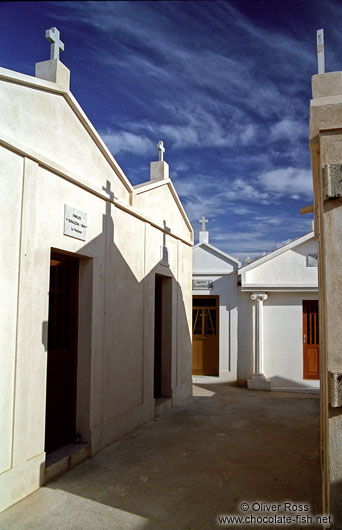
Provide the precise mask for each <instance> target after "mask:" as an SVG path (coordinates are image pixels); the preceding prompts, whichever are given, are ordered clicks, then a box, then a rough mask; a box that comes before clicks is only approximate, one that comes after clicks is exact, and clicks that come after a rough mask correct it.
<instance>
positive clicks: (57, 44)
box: [45, 28, 64, 59]
mask: <svg viewBox="0 0 342 530" xmlns="http://www.w3.org/2000/svg"><path fill="white" fill-rule="evenodd" d="M59 36H60V33H59V31H58V29H57V28H50V29H47V30H46V32H45V37H46V38H47V40H48V41H50V42H51V51H50V55H51V56H50V59H59V51H60V50H61V51H62V52H63V51H64V44H63V42H62V41H61V40H60V38H59Z"/></svg>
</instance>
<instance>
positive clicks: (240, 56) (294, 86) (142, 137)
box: [0, 0, 342, 260]
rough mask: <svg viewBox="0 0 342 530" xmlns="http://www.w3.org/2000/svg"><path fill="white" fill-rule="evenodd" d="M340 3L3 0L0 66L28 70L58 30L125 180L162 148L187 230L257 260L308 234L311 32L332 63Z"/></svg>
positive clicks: (136, 179)
mask: <svg viewBox="0 0 342 530" xmlns="http://www.w3.org/2000/svg"><path fill="white" fill-rule="evenodd" d="M341 20H342V3H340V2H336V1H332V0H325V1H324V2H322V1H318V0H317V1H316V0H311V1H306V0H273V1H252V0H249V1H244V0H239V1H231V2H226V1H217V2H216V1H200V2H196V1H191V0H188V1H171V0H170V1H162V2H158V1H156V2H144V1H136V2H130V1H124V2H120V1H119V2H114V1H112V2H110V1H109V2H78V1H73V2H67V1H63V2H1V3H0V21H1V22H0V24H1V31H0V49H1V52H0V56H1V61H0V66H2V67H5V68H9V69H11V70H15V71H19V72H23V73H26V74H29V75H34V65H35V63H36V62H39V61H43V60H46V59H49V58H50V56H49V53H50V52H49V48H50V46H49V43H48V41H47V40H46V39H45V30H46V29H48V28H50V27H53V26H56V27H57V28H58V29H59V30H60V32H61V39H62V41H63V42H64V44H65V51H64V52H62V54H61V60H62V61H63V63H64V64H65V65H66V66H67V67H68V68H69V69H70V70H71V90H72V92H73V94H74V96H75V97H76V99H77V100H78V101H79V103H80V105H81V106H82V108H83V110H84V111H85V113H86V114H87V115H88V117H89V118H90V120H91V121H92V123H93V125H94V126H95V128H96V129H97V130H98V132H99V133H100V135H101V136H102V138H103V139H104V141H105V143H106V144H107V146H108V147H109V149H110V150H111V152H112V153H113V155H114V156H115V158H116V160H117V161H118V163H119V165H120V166H121V167H122V169H123V170H124V172H125V174H126V175H127V177H128V178H129V180H130V181H131V182H132V184H133V185H135V184H138V183H141V182H144V181H146V180H148V179H149V165H150V161H152V160H156V159H157V156H158V155H157V149H156V144H157V141H158V140H160V139H161V140H163V141H164V145H165V147H166V154H165V160H166V161H167V162H168V163H169V165H170V176H171V178H172V181H173V183H174V185H175V187H176V190H177V192H178V194H179V196H180V198H181V200H182V202H183V205H184V207H185V210H186V212H187V214H188V216H189V218H190V220H191V222H192V224H193V227H194V229H195V237H196V241H197V237H198V229H199V227H200V225H199V223H198V219H199V218H200V217H201V216H202V215H205V216H206V217H207V218H208V219H209V223H208V225H207V226H208V229H209V231H210V242H211V243H212V244H213V245H215V246H217V247H219V248H220V249H221V250H223V251H225V252H228V253H229V254H231V255H232V256H236V257H240V258H241V259H242V260H244V258H245V257H246V256H251V257H256V256H257V255H260V254H262V253H265V252H268V251H270V250H273V249H274V248H277V247H278V246H280V245H282V244H284V243H286V242H288V241H290V240H291V239H294V238H296V237H298V236H300V235H302V234H304V233H306V232H308V231H309V230H310V226H311V219H312V216H311V215H306V216H301V215H300V208H301V207H302V206H305V205H307V204H311V203H312V200H313V199H312V183H311V169H310V154H309V147H308V122H309V101H310V97H311V76H312V75H313V74H315V73H317V57H316V30H317V29H319V28H324V32H325V53H326V70H327V71H334V70H341V69H342V34H341V29H340V28H341V24H340V21H341Z"/></svg>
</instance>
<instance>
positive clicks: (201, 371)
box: [192, 296, 219, 376]
mask: <svg viewBox="0 0 342 530" xmlns="http://www.w3.org/2000/svg"><path fill="white" fill-rule="evenodd" d="M218 325H219V297H218V296H193V301H192V374H193V375H212V376H218V375H219V333H218Z"/></svg>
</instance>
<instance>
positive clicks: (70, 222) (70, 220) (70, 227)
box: [64, 204, 87, 241]
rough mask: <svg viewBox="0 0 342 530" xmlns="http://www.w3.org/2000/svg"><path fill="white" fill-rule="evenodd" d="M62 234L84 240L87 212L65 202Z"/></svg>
mask: <svg viewBox="0 0 342 530" xmlns="http://www.w3.org/2000/svg"><path fill="white" fill-rule="evenodd" d="M64 235H66V236H70V237H75V238H76V239H81V240H82V241H85V240H86V237H87V214H86V213H85V212H81V211H80V210H76V208H73V207H72V206H68V205H67V204H65V205H64Z"/></svg>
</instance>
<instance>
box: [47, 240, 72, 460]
mask: <svg viewBox="0 0 342 530" xmlns="http://www.w3.org/2000/svg"><path fill="white" fill-rule="evenodd" d="M53 260H56V261H58V260H60V261H62V262H64V263H65V262H66V263H67V262H69V263H73V266H74V269H71V270H72V271H73V275H74V278H73V279H72V282H71V286H72V291H73V292H72V291H71V292H70V293H69V294H70V298H69V301H70V302H71V304H70V306H71V310H72V314H71V315H69V317H71V319H72V320H73V322H74V329H72V328H71V331H72V334H73V336H72V337H71V343H70V348H71V351H72V356H73V358H72V365H71V366H72V372H73V373H72V392H71V395H70V397H71V404H72V418H70V420H71V422H72V424H73V428H72V430H74V431H75V434H76V432H77V421H76V419H77V373H78V367H77V364H78V337H79V270H80V260H79V257H78V256H77V255H72V254H68V253H64V252H60V251H59V250H58V249H52V248H51V250H50V261H49V268H50V273H51V262H52V261H53ZM50 289H51V274H49V288H48V293H50ZM64 292H65V291H64ZM49 303H50V302H49ZM55 319H56V320H55V322H56V323H57V322H58V316H55ZM49 325H50V313H49V315H48V323H47V327H48V328H49ZM69 329H70V328H69ZM47 339H48V340H47V365H46V374H47V375H46V381H47V387H46V391H45V415H46V417H47V405H48V388H49V385H48V373H49V337H47ZM59 383H60V386H61V391H63V385H62V384H61V383H62V381H59ZM46 417H45V428H44V438H45V441H44V450H45V451H46V434H47V423H46ZM58 449H60V447H57V449H53V450H52V451H49V452H54V451H55V450H58Z"/></svg>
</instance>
